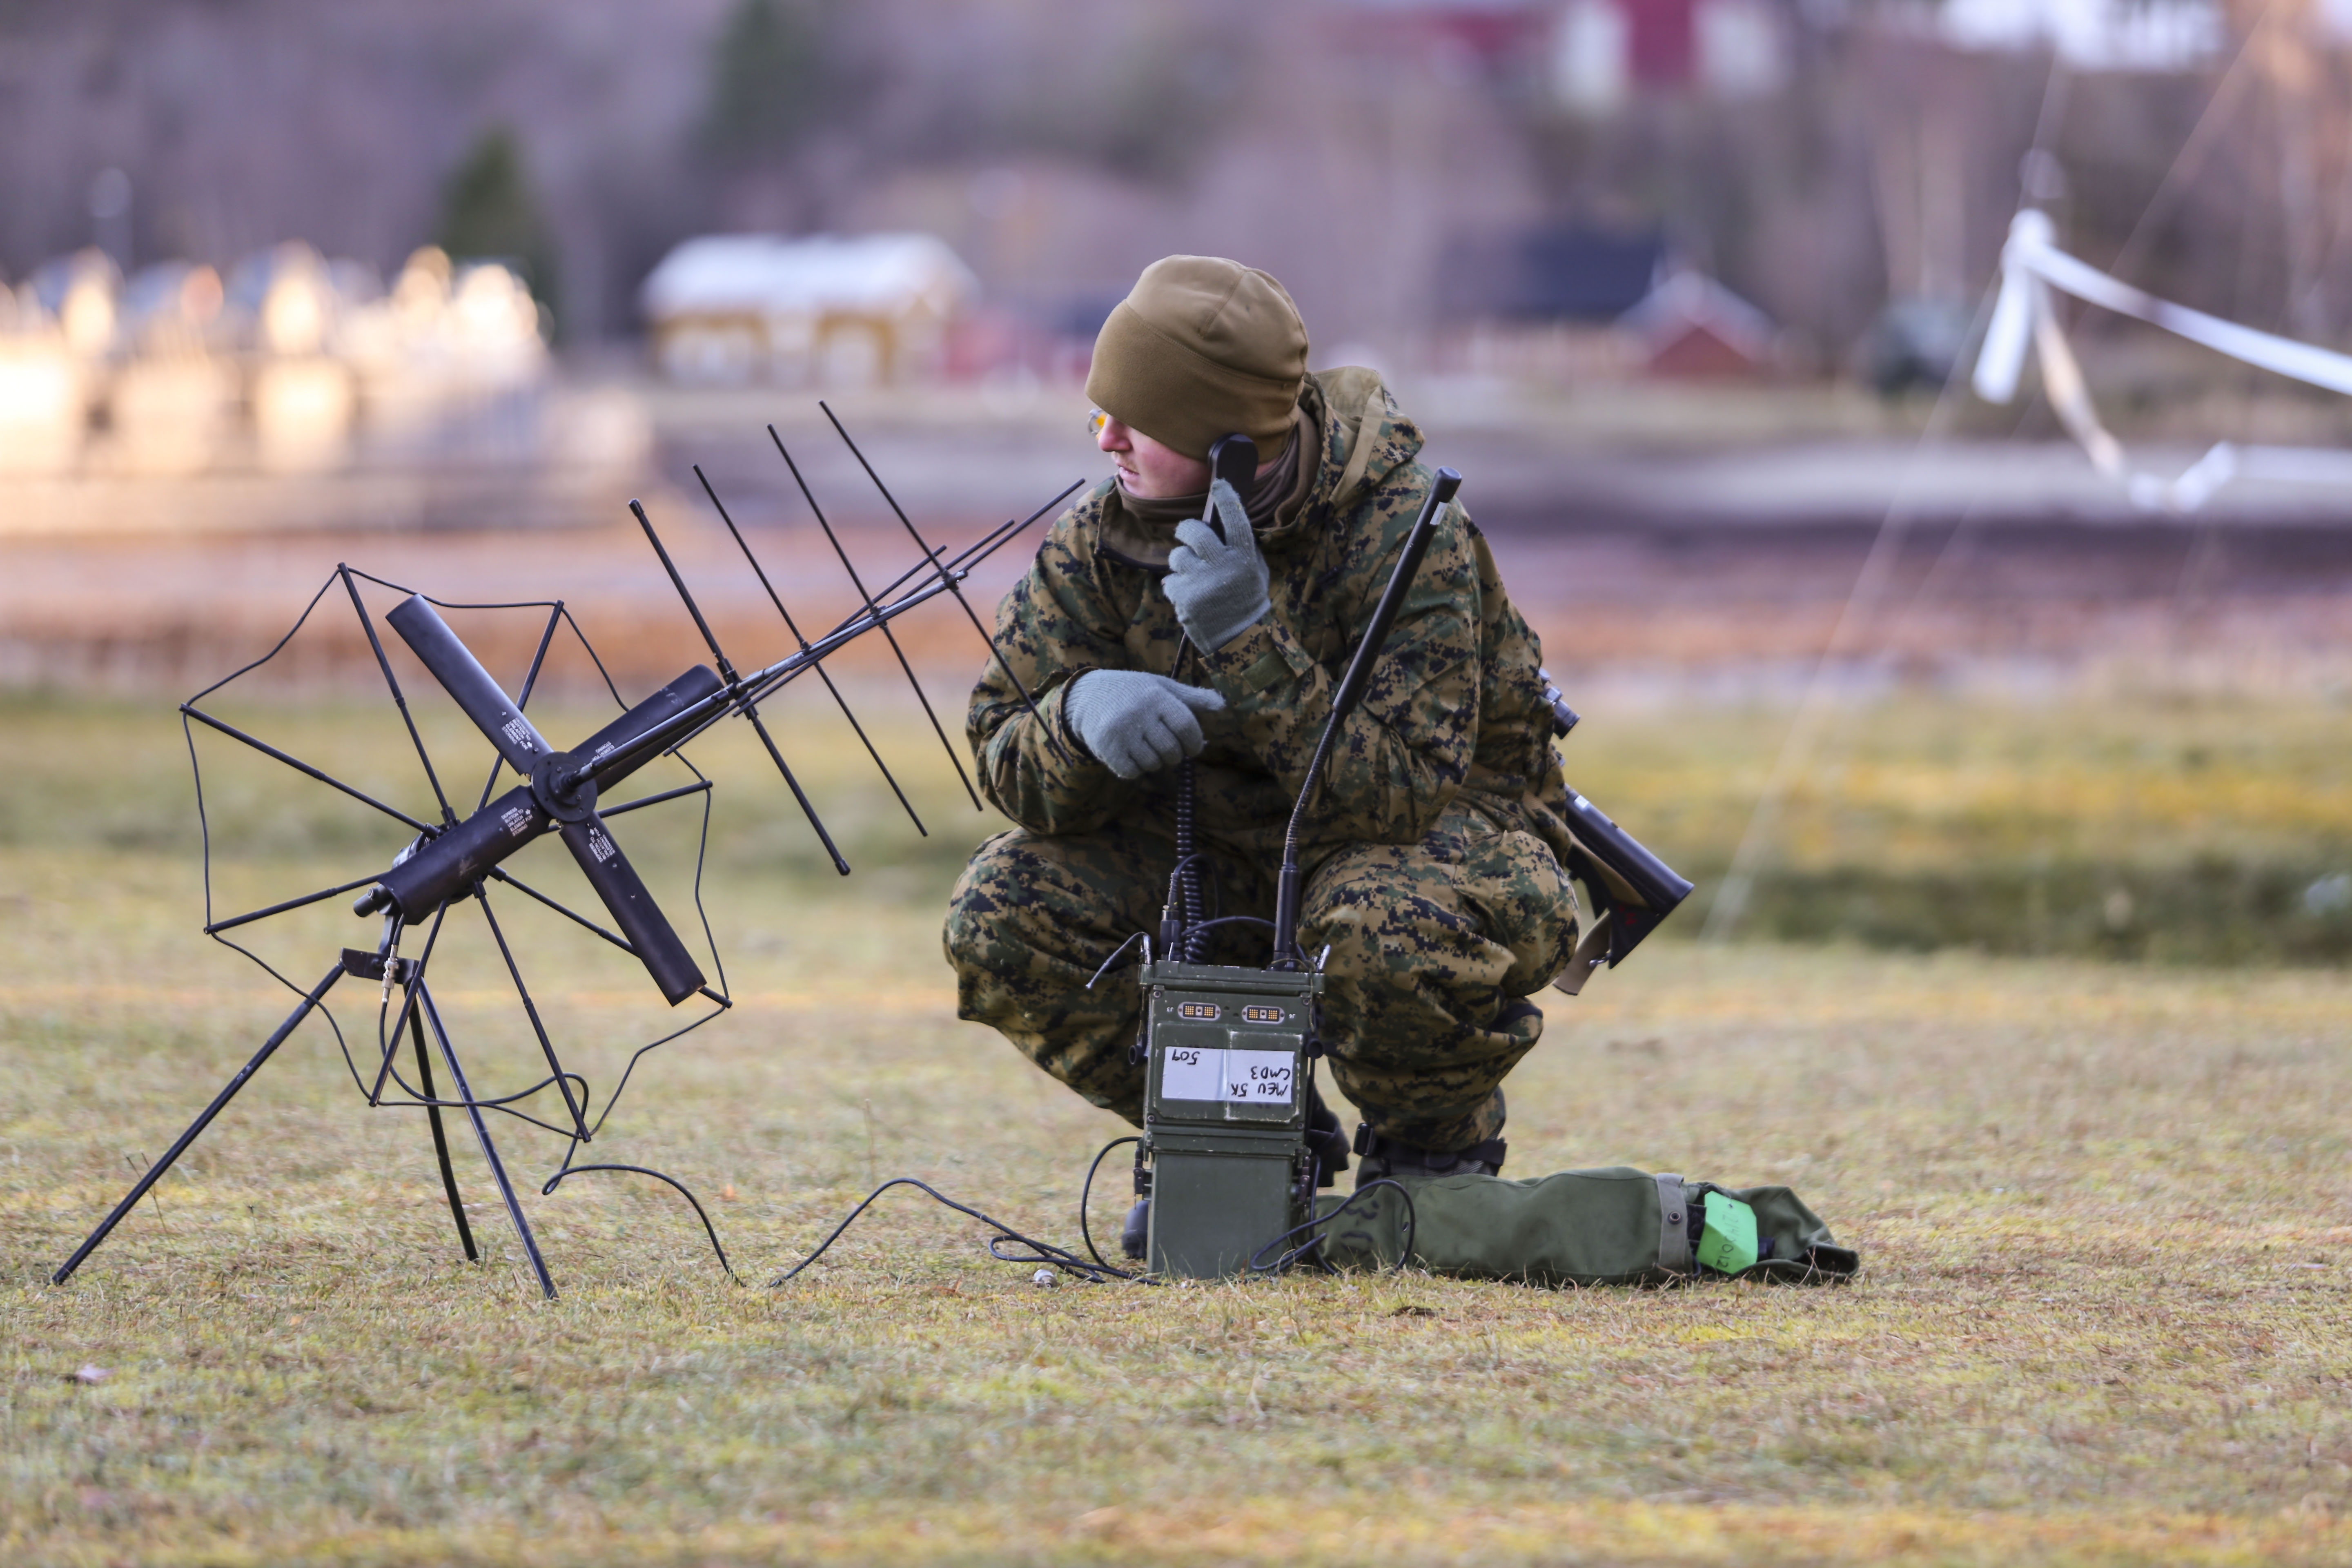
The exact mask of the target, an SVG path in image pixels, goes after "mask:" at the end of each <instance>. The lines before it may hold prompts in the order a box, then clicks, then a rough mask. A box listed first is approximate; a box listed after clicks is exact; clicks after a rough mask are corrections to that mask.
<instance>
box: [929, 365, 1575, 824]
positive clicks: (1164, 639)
mask: <svg viewBox="0 0 2352 1568" xmlns="http://www.w3.org/2000/svg"><path fill="white" fill-rule="evenodd" d="M1299 400H1300V404H1301V405H1302V406H1303V407H1304V408H1305V410H1306V412H1307V419H1308V425H1307V428H1309V429H1315V428H1319V429H1320V431H1321V432H1322V450H1321V454H1320V459H1319V469H1318V472H1317V474H1316V476H1315V479H1314V480H1313V483H1312V485H1311V486H1310V488H1309V489H1307V493H1306V495H1305V497H1304V499H1303V500H1298V501H1294V502H1293V503H1291V504H1290V505H1288V506H1286V507H1285V508H1284V509H1283V510H1280V511H1278V512H1277V513H1276V515H1275V517H1274V518H1273V519H1272V520H1271V521H1270V522H1269V523H1268V524H1267V525H1266V526H1265V527H1263V528H1261V529H1260V530H1259V531H1258V542H1259V546H1260V548H1261V549H1262V550H1263V552H1264V553H1265V559H1266V563H1267V565H1268V567H1269V568H1270V570H1271V573H1272V578H1273V580H1272V583H1271V584H1270V595H1271V597H1272V600H1273V605H1274V607H1273V611H1272V613H1271V614H1269V615H1268V616H1265V618H1264V619H1263V620H1261V621H1260V622H1259V623H1258V624H1257V625H1256V626H1252V627H1251V628H1250V629H1249V630H1247V631H1245V632H1244V633H1243V634H1242V635H1241V636H1239V637H1235V638H1234V640H1233V641H1231V642H1229V643H1227V644H1226V645H1225V646H1224V647H1222V648H1219V649H1217V650H1215V651H1214V652H1213V653H1207V654H1203V653H1202V652H1200V651H1199V650H1198V649H1193V648H1190V647H1189V646H1188V645H1186V644H1185V642H1184V639H1183V632H1182V628H1181V626H1179V625H1178V624H1177V620H1176V614H1175V611H1174V610H1173V609H1172V608H1171V607H1170V605H1169V603H1168V600H1167V597H1166V595H1163V594H1162V593H1161V592H1160V586H1159V579H1160V575H1161V574H1162V571H1161V569H1157V568H1154V567H1151V566H1148V565H1146V564H1144V563H1142V562H1141V561H1139V560H1138V559H1137V558H1136V555H1135V554H1133V553H1128V552H1122V551H1121V550H1120V549H1119V548H1118V543H1117V542H1118V541H1119V540H1121V539H1128V540H1132V539H1134V538H1135V537H1137V530H1138V529H1139V528H1140V527H1141V526H1142V525H1141V524H1139V521H1137V520H1136V519H1135V518H1134V517H1133V516H1132V515H1131V514H1128V513H1125V512H1123V511H1122V510H1121V509H1120V506H1119V499H1118V483H1117V481H1116V480H1115V479H1109V480H1105V481H1104V482H1103V483H1102V484H1100V485H1097V487H1096V488H1095V489H1093V491H1091V492H1090V493H1089V494H1088V495H1087V498H1086V499H1085V500H1082V501H1080V502H1079V503H1078V504H1077V505H1076V506H1074V507H1072V508H1071V509H1070V510H1067V511H1066V512H1064V513H1063V514H1062V515H1061V516H1060V517H1059V518H1057V519H1056V520H1055V522H1054V526H1053V529H1052V531H1051V532H1049V533H1048V534H1047V535H1046V537H1045V542H1044V544H1043V545H1041V546H1040V547H1039V550H1038V552H1037V558H1036V560H1035V562H1034V563H1032V565H1031V566H1030V569H1029V573H1028V574H1027V575H1026V576H1025V577H1024V578H1023V579H1022V581H1021V582H1020V583H1019V584H1016V585H1015V586H1014V587H1013V590H1012V591H1011V592H1010V593H1008V594H1007V595H1005V596H1004V600H1003V603H1002V604H1001V605H998V607H997V612H996V644H997V647H998V648H999V650H1000V651H1001V652H1002V653H1003V656H1004V658H1005V659H1006V660H1007V661H1008V662H1009V663H1010V664H1011V665H1012V667H1013V669H1014V670H1015V671H1017V672H1018V673H1019V675H1020V678H1021V680H1022V682H1023V684H1024V685H1026V686H1027V687H1028V689H1029V691H1030V693H1031V695H1032V696H1033V697H1034V698H1035V700H1036V702H1037V709H1038V716H1037V718H1033V717H1031V715H1030V714H1029V713H1028V711H1027V710H1025V708H1024V705H1023V703H1022V701H1021V699H1020V695H1019V693H1018V692H1016V691H1015V690H1014V689H1013V685H1012V682H1010V681H1009V680H1007V679H1005V677H1004V673H1003V670H1002V669H1000V668H998V667H997V666H996V665H995V664H994V663H993V662H991V664H990V665H989V667H988V669H987V672H986V673H985V674H984V675H983V676H982V679H981V682H980V685H979V686H978V688H977V689H975V690H974V691H973V693H972V700H971V714H970V717H969V720H968V723H967V732H968V733H969V735H970V737H971V746H972V752H973V755H974V756H975V757H976V758H977V759H978V761H979V764H980V766H979V773H980V784H981V788H982V791H983V792H984V793H985V794H986V795H988V797H989V799H990V800H991V801H992V802H993V803H994V804H995V805H996V806H997V808H998V809H999V810H1001V811H1003V813H1004V814H1005V815H1006V816H1009V817H1011V818H1012V819H1013V821H1015V822H1017V823H1019V824H1020V825H1021V826H1024V827H1025V828H1028V829H1029V830H1030V831H1032V832H1034V833H1045V834H1060V833H1084V832H1087V831H1090V830H1092V829H1095V828H1097V827H1099V826H1102V825H1104V824H1105V823H1107V822H1110V821H1112V820H1114V819H1127V818H1130V817H1135V816H1147V815H1148V816H1150V817H1151V818H1152V819H1154V820H1157V821H1162V822H1169V821H1172V820H1173V818H1172V806H1173V802H1174V798H1175V792H1176V783H1177V777H1178V774H1177V771H1176V770H1175V769H1173V768H1171V769H1166V770H1163V771H1162V772H1160V773H1150V774H1147V775H1145V776H1144V777H1143V778H1140V779H1137V780H1133V781H1129V780H1124V779H1121V778H1119V777H1118V775H1117V774H1115V773H1112V772H1111V771H1110V769H1108V767H1106V766H1104V765H1103V764H1102V763H1098V762H1097V761H1095V760H1094V759H1093V758H1092V757H1090V756H1089V755H1088V754H1087V752H1086V751H1085V749H1084V748H1083V747H1081V746H1080V745H1079V743H1078V740H1077V736H1076V733H1074V732H1073V731H1071V729H1070V728H1069V726H1068V723H1067V721H1066V720H1065V718H1064V717H1063V712H1062V700H1063V696H1064V694H1065V692H1066V689H1068V686H1069V683H1070V682H1071V681H1072V680H1074V679H1076V678H1077V677H1078V676H1080V675H1083V674H1085V673H1086V672H1087V670H1090V669H1143V670H1151V671H1153V672H1155V673H1158V674H1161V675H1173V676H1175V677H1176V678H1177V679H1181V680H1184V681H1186V682H1188V683H1190V684H1192V685H1201V686H1212V687H1214V688H1215V689H1216V690H1217V691H1218V692H1219V693H1221V694H1222V695H1223V697H1224V699H1225V704H1226V706H1225V708H1224V710H1223V711H1222V712H1217V713H1208V714H1203V715H1202V729H1203V731H1205V733H1206V738H1207V745H1206V747H1205V749H1204V750H1203V751H1202V753H1201V755H1200V757H1199V759H1198V778H1199V786H1198V788H1199V796H1198V798H1199V822H1200V826H1201V831H1202V834H1203V835H1204V836H1205V837H1209V838H1211V839H1213V840H1219V841H1222V842H1223V844H1225V845H1227V846H1230V847H1233V848H1235V849H1238V850H1240V851H1242V852H1243V853H1245V854H1249V855H1252V856H1254V857H1258V858H1262V861H1263V863H1264V864H1266V865H1271V864H1273V863H1274V860H1275V859H1276V858H1277V857H1278V856H1279V854H1280V851H1281V846H1282V837H1283V831H1284V827H1285V825H1286V822H1287V821H1288V818H1289V816H1290V807H1291V803H1292V801H1293V799H1294V798H1295V796H1296V795H1297V791H1298V787H1299V784H1300V781H1301V779H1302V778H1303V776H1304V774H1305V773H1306V769H1307V761H1308V759H1309V758H1310V757H1311V756H1312V755H1313V754H1314V751H1315V744H1316V742H1317V740H1318V738H1319V737H1320V736H1321V733H1322V730H1323V725H1324V723H1325V721H1327V720H1328V717H1329V714H1330V710H1331V698H1332V695H1333V693H1334V692H1335V691H1336V690H1337V689H1338V686H1339V678H1340V677H1341V675H1343V674H1344V673H1345V672H1346V669H1347V663H1348V658H1349V654H1350V653H1351V652H1352V651H1353V649H1354V647H1355V645H1356V642H1357V639H1358V638H1359V637H1360V635H1361V634H1362V632H1363V629H1364V627H1365V626H1366V624H1367V623H1368V622H1369V621H1370V619H1371V616H1372V609H1373V606H1374V605H1377V604H1378V603H1379V602H1380V597H1381V591H1382V590H1383V589H1384V588H1385V587H1386V586H1387V585H1388V581H1389V577H1390V575H1391V573H1392V572H1393V571H1394V570H1395V567H1396V561H1397V555H1398V552H1399V551H1400V550H1401V549H1402V546H1403V542H1404V538H1405V535H1406V533H1407V532H1408V531H1410V530H1411V528H1412V522H1413V519H1414V518H1415V517H1416V516H1417V515H1418V514H1419V512H1420V510H1421V505H1422V500H1423V496H1424V495H1425V494H1426V493H1427V491H1428V489H1429V486H1430V485H1431V484H1432V483H1433V479H1434V475H1433V472H1432V471H1431V470H1430V469H1429V468H1427V467H1425V466H1423V464H1422V463H1420V462H1419V461H1417V460H1416V459H1417V457H1418V454H1419V453H1420V451H1421V447H1422V435H1421V430H1420V427H1419V426H1416V425H1415V424H1414V423H1413V422H1412V420H1411V419H1408V418H1406V417H1405V416H1404V415H1403V414H1402V413H1400V412H1399V411H1398V409H1397V405H1396V401H1395V399H1394V398H1393V397H1391V395H1389V392H1388V389H1387V387H1386V386H1384V385H1383V384H1381V379H1380V377H1379V375H1378V374H1375V373H1373V372H1371V371H1369V370H1364V369H1360V368H1354V367H1349V368H1344V369H1339V370H1332V371H1325V372H1321V373H1318V374H1313V375H1310V376H1309V377H1308V378H1307V385H1306V387H1305V389H1304V390H1303V391H1302V392H1301V394H1300V399H1299ZM1308 456H1312V454H1311V453H1302V457H1308ZM1472 482H1473V483H1474V484H1475V479H1474V480H1473V481H1472ZM1469 488H1471V487H1470V486H1468V485H1465V489H1469ZM1157 553H1160V554H1161V555H1162V556H1163V558H1164V552H1157ZM1180 649H1181V650H1182V662H1183V668H1181V669H1180V668H1178V658H1179V652H1180ZM1541 657H1542V656H1541V653H1540V651H1539V649H1538V645H1537V641H1536V636H1535V633H1534V632H1533V631H1532V630H1531V629H1529V627H1528V624H1527V622H1526V621H1524V620H1522V619H1521V618H1520V616H1519V614H1518V612H1517V610H1515V609H1513V608H1512V606H1511V603H1510V600H1509V598H1508V597H1507V595H1505V593H1504V591H1503V582H1502V578H1501V576H1500V575H1499V574H1497V573H1496V569H1495V562H1494V557H1493V556H1492V554H1491V553H1489V552H1488V550H1487V548H1486V540H1485V539H1484V538H1483V537H1482V536H1481V535H1480V534H1479V532H1478V530H1477V529H1476V527H1475V525H1473V524H1472V522H1471V521H1470V518H1469V514H1468V513H1467V512H1466V511H1465V510H1463V508H1462V506H1461V504H1460V502H1458V501H1457V502H1456V503H1454V505H1453V506H1451V507H1449V508H1447V509H1446V511H1445V513H1444V515H1443V516H1442V517H1441V518H1440V519H1439V522H1438V526H1437V531H1436V536H1435V537H1434V539H1433V540H1432V542H1431V543H1430V548H1429V554H1428V556H1427V558H1426V559H1425V560H1424V561H1423V563H1422V567H1421V571H1420V573H1419V574H1418V575H1417V576H1416V577H1415V578H1414V580H1413V583H1412V588H1411V590H1410V591H1409V593H1408V594H1407V595H1406V597H1405V600H1404V603H1403V605H1402V610H1401V613H1400V614H1399V615H1398V616H1397V620H1396V625H1395V627H1394V629H1393V630H1392V631H1391V634H1390V637H1389V643H1388V648H1387V651H1386V653H1385V654H1384V656H1383V657H1382V658H1381V663H1380V665H1379V667H1378V668H1377V669H1376V670H1375V671H1374V673H1373V675H1372V678H1371V680H1370V684H1369V686H1368V687H1367V689H1366V691H1365V695H1364V700H1363V701H1362V703H1361V704H1360V706H1359V707H1358V708H1357V710H1356V711H1355V713H1354V714H1353V715H1351V716H1350V717H1349V720H1348V721H1347V723H1346V724H1345V725H1344V726H1342V728H1341V730H1340V732H1339V738H1338V740H1337V741H1336V742H1335V743H1334V745H1333V748H1332V755H1331V759H1330V761H1329V762H1328V763H1327V764H1326V766H1325V774H1324V783H1323V787H1322V789H1321V790H1320V791H1319V793H1318V799H1317V801H1316V803H1315V804H1314V805H1312V806H1311V807H1310V808H1309V810H1308V813H1307V822H1306V826H1305V828H1304V830H1303V833H1302V838H1303V840H1304V842H1305V845H1306V846H1307V849H1308V857H1307V858H1308V860H1309V862H1310V864H1311V863H1312V861H1313V860H1314V859H1315V858H1317V857H1316V856H1315V854H1314V850H1315V848H1316V847H1318V846H1320V847H1322V848H1324V849H1325V850H1327V851H1328V849H1330V848H1333V847H1338V846H1339V845H1341V844H1344V843H1379V844H1412V843H1417V842H1419V841H1420V840H1421V839H1422V838H1423V836H1424V835H1426V834H1427V833H1428V832H1429V830H1430V829H1431V828H1432V827H1433V826H1435V825H1436V823H1437V820H1438V818H1439V817H1440V816H1442V815H1444V812H1445V810H1446V808H1447V807H1448V805H1452V804H1453V803H1454V801H1455V800H1456V798H1457V795H1461V794H1465V793H1466V795H1467V796H1468V800H1467V804H1471V805H1476V806H1477V807H1478V808H1480V810H1481V811H1482V812H1484V813H1485V814H1486V816H1490V817H1492V818H1493V819H1494V820H1495V823H1496V826H1497V827H1501V828H1506V829H1509V828H1517V829H1521V830H1524V831H1528V832H1530V833H1533V834H1534V835H1535V836H1536V837H1538V838H1539V839H1541V840H1542V841H1543V842H1544V843H1546V844H1547V845H1549V847H1551V850H1552V853H1553V854H1554V855H1555V856H1562V857H1564V856H1565V855H1566V853H1567V850H1568V847H1569V845H1570V837H1569V833H1568V827H1567V824H1566V823H1565V821H1564V820H1563V819H1562V817H1561V816H1560V807H1561V804H1562V784H1561V777H1560V768H1559V758H1558V755H1557V753H1555V752H1554V751H1553V750H1552V746H1551V729H1550V716H1549V710H1548V709H1547V708H1546V706H1545V704H1544V701H1543V697H1542V683H1541V681H1540V679H1538V675H1537V666H1538V663H1539V662H1540V659H1541ZM1040 719H1042V721H1043V722H1044V725H1045V726H1047V727H1050V729H1051V731H1052V733H1053V736H1054V737H1055V739H1056V740H1058V741H1059V742H1060V744H1061V752H1062V754H1056V752H1055V749H1054V748H1053V746H1051V745H1050V744H1049V743H1048V742H1047V740H1046V736H1045V733H1044V732H1042V731H1041V728H1040V724H1039V720H1040Z"/></svg>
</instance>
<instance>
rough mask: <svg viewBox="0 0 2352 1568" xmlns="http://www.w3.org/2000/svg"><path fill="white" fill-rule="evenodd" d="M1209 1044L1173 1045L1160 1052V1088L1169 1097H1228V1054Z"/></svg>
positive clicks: (1209, 1098)
mask: <svg viewBox="0 0 2352 1568" xmlns="http://www.w3.org/2000/svg"><path fill="white" fill-rule="evenodd" d="M1229 1054H1231V1053H1229V1052H1225V1051H1221V1050H1217V1049H1215V1048H1213V1047H1207V1046H1171V1047H1168V1048H1167V1049H1166V1050H1164V1051H1162V1052H1160V1094H1161V1095H1163V1096H1164V1097H1166V1098H1167V1099H1170V1100H1223V1099H1224V1098H1225V1087H1224V1085H1225V1058H1226V1057H1227V1056H1228V1055H1229Z"/></svg>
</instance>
